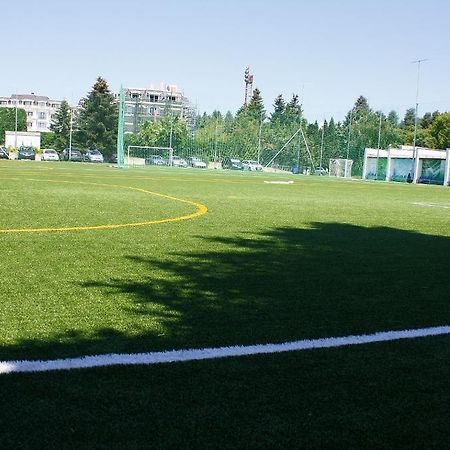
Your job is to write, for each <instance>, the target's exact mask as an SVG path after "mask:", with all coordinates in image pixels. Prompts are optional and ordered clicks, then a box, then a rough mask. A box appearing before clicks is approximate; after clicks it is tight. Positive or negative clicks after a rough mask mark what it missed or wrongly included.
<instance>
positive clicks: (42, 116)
mask: <svg viewBox="0 0 450 450" xmlns="http://www.w3.org/2000/svg"><path fill="white" fill-rule="evenodd" d="M38 118H39V119H41V120H45V119H46V118H47V115H46V114H45V112H40V113H39V114H38Z"/></svg>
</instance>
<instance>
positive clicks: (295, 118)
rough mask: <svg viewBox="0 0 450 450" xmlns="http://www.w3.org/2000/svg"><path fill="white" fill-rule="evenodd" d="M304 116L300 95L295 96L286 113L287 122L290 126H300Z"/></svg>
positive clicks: (287, 106)
mask: <svg viewBox="0 0 450 450" xmlns="http://www.w3.org/2000/svg"><path fill="white" fill-rule="evenodd" d="M302 114H303V110H302V105H300V101H299V99H298V95H297V94H293V95H292V99H291V101H290V102H289V103H288V104H287V105H286V109H285V113H284V116H285V121H286V122H287V123H289V124H292V123H294V124H299V123H300V121H301V118H302Z"/></svg>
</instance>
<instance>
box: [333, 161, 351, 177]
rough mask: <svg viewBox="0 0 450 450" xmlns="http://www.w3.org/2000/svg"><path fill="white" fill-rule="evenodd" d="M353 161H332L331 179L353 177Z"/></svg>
mask: <svg viewBox="0 0 450 450" xmlns="http://www.w3.org/2000/svg"><path fill="white" fill-rule="evenodd" d="M352 165H353V160H352V159H342V158H338V159H330V165H329V175H330V177H342V178H351V177H352Z"/></svg>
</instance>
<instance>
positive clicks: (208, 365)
mask: <svg viewBox="0 0 450 450" xmlns="http://www.w3.org/2000/svg"><path fill="white" fill-rule="evenodd" d="M0 181H1V184H0V249H1V256H2V257H1V259H0V299H1V304H0V308H1V315H0V325H1V334H0V360H1V361H16V360H49V359H59V358H74V357H79V356H85V355H105V354H111V353H121V354H134V353H143V352H158V351H166V350H181V349H202V348H216V347H225V346H245V345H257V344H279V343H283V342H292V341H298V340H305V339H318V338H329V337H341V336H349V335H361V334H372V333H376V332H383V331H401V330H408V329H420V328H428V327H438V326H448V325H450V282H449V260H450V190H449V189H447V188H443V187H439V186H422V185H417V186H416V185H405V184H392V183H371V182H361V181H348V180H336V179H330V178H328V177H303V176H294V175H291V174H267V173H242V172H240V173H234V172H231V173H227V172H223V171H200V170H195V169H186V170H184V169H174V168H158V167H150V168H142V169H126V170H119V169H116V168H114V167H110V166H106V165H99V166H96V165H88V164H79V165H77V164H75V163H74V164H70V163H59V164H57V163H55V164H51V163H49V164H45V163H38V162H35V163H33V162H28V161H26V162H20V161H3V162H1V161H0ZM286 181H293V183H291V184H281V183H280V182H286ZM449 344H450V336H449V335H448V334H447V335H442V336H433V337H424V338H419V339H415V340H407V341H392V342H384V343H373V344H366V345H360V346H357V347H340V348H335V349H333V348H331V349H320V350H307V351H302V352H290V353H281V354H268V355H255V356H246V357H240V358H238V357H235V358H227V359H220V360H205V361H193V362H183V363H172V364H167V365H157V366H121V367H103V368H95V369H83V370H74V371H69V372H68V371H61V372H50V373H28V374H22V373H10V374H3V375H0V389H1V390H0V395H1V396H2V398H3V399H4V404H5V405H7V408H3V410H2V413H1V414H0V435H1V436H3V438H0V439H3V441H4V446H3V447H4V448H37V447H44V446H45V447H47V448H48V447H50V448H52V447H54V448H75V447H76V448H228V447H229V448H242V447H248V448H277V447H278V448H300V447H322V448H323V447H331V446H335V447H336V446H340V447H370V448H383V447H385V448H386V447H391V448H392V447H398V446H410V447H414V446H419V447H425V446H428V447H433V446H435V447H442V446H443V444H444V443H445V442H446V441H447V439H448V438H449V430H448V423H449V422H450V410H449V406H448V405H449V404H450V384H449V381H448V380H449V379H450V365H449V363H448V361H449V357H450V345H449Z"/></svg>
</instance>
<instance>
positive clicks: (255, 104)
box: [245, 88, 265, 122]
mask: <svg viewBox="0 0 450 450" xmlns="http://www.w3.org/2000/svg"><path fill="white" fill-rule="evenodd" d="M245 113H246V114H247V115H248V117H249V118H250V119H254V120H256V121H258V122H259V121H260V120H261V119H262V120H264V118H265V111H264V103H263V99H262V97H261V91H260V90H259V89H258V88H255V90H254V91H253V94H252V98H251V99H250V102H249V103H248V105H247V107H246V108H245Z"/></svg>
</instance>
